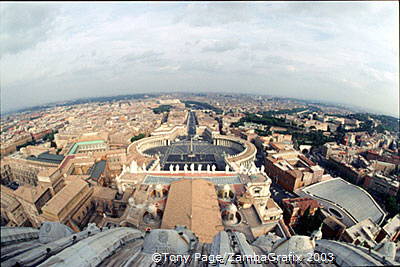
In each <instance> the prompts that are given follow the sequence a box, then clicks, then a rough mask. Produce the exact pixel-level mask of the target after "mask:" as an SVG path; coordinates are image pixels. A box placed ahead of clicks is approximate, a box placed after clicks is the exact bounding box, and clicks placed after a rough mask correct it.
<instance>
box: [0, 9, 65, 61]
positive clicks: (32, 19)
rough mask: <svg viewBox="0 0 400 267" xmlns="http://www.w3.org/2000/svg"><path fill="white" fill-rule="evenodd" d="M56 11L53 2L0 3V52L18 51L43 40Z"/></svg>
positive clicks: (50, 26)
mask: <svg viewBox="0 0 400 267" xmlns="http://www.w3.org/2000/svg"><path fill="white" fill-rule="evenodd" d="M58 12H59V7H58V6H57V5H55V4H42V3H7V4H1V31H0V43H1V53H2V54H7V53H10V54H13V53H18V52H20V51H23V50H25V49H28V48H31V47H33V46H35V45H36V44H37V43H39V42H41V41H43V40H45V39H46V37H47V34H48V32H49V30H50V29H51V28H52V27H53V22H54V20H55V18H56V16H57V14H58Z"/></svg>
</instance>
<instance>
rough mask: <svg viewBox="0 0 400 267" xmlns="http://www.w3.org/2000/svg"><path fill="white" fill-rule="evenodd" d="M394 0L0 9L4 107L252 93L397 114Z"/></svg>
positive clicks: (11, 6) (2, 6) (396, 7)
mask: <svg viewBox="0 0 400 267" xmlns="http://www.w3.org/2000/svg"><path fill="white" fill-rule="evenodd" d="M398 10H399V3H398V2H321V3H315V2H314V3H313V2H305V3H302V2H286V3H280V2H276V3H274V2H272V3H271V2H265V3H263V2H253V3H245V2H218V3H205V2H203V3H191V2H184V3H173V2H171V3H168V2H156V3H146V2H144V3H137V2H136V3H127V2H125V3H107V2H99V3H77V2H75V3H74V2H70V3H17V2H14V3H0V11H1V14H0V27H1V28H0V29H1V30H0V45H1V58H0V63H1V68H0V74H1V77H0V78H1V80H0V81H1V110H2V111H3V112H4V111H9V110H13V109H16V108H21V107H25V106H31V105H36V104H42V103H48V102H53V101H60V100H66V99H73V98H79V97H87V96H104V95H117V94H129V93H136V92H141V93H142V92H168V91H190V92H192V91H193V92H194V91H202V92H240V93H244V92H248V93H260V94H270V95H278V96H289V97H297V98H304V99H313V100H326V101H333V102H340V103H345V104H353V105H357V106H361V107H366V108H371V109H374V110H377V111H380V112H382V113H385V114H392V115H398V112H399V61H398V57H399V41H398V40H399V24H398V20H399V13H398Z"/></svg>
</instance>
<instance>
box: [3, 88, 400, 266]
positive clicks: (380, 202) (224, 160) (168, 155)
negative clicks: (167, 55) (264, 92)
mask: <svg viewBox="0 0 400 267" xmlns="http://www.w3.org/2000/svg"><path fill="white" fill-rule="evenodd" d="M397 122H398V121H397ZM1 123H2V133H1V144H2V150H1V198H0V200H1V224H2V226H4V227H2V230H1V231H2V240H1V243H2V250H3V249H4V250H5V254H4V255H5V256H4V258H3V256H2V259H1V262H2V266H3V264H4V266H13V265H15V264H22V265H39V264H44V265H46V266H48V265H51V264H56V263H60V262H62V261H64V259H66V258H67V257H70V256H71V255H73V254H75V253H80V252H79V251H80V250H82V249H83V248H86V249H89V248H90V249H93V252H94V253H99V254H98V257H97V258H96V261H95V262H96V265H101V266H116V265H118V264H122V262H123V261H124V259H125V260H128V259H129V261H134V262H136V263H138V264H143V265H141V266H145V265H146V266H147V265H149V264H151V258H149V257H150V256H151V253H154V252H156V251H158V249H159V250H160V251H169V253H170V252H171V251H174V253H175V254H180V253H181V254H185V255H195V252H196V251H197V252H203V253H205V254H207V255H212V254H213V253H223V252H224V251H236V253H239V254H243V255H244V254H246V253H247V254H248V253H251V254H254V255H263V254H264V255H265V254H267V253H272V252H276V253H281V254H284V252H285V251H286V252H289V251H290V252H293V253H295V254H296V255H303V256H304V255H306V254H307V253H316V254H318V255H322V254H324V253H328V252H329V253H333V254H334V255H335V259H334V260H335V261H334V264H337V265H341V264H345V265H346V264H347V265H382V264H384V265H396V264H398V262H396V261H398V260H399V245H398V244H399V235H400V226H399V224H398V222H399V215H398V212H399V183H400V180H399V171H400V168H399V165H400V160H399V156H398V155H399V154H398V153H399V147H398V144H399V139H398V128H397V129H393V128H392V126H393V123H392V124H388V123H387V122H386V121H385V122H382V121H380V120H379V119H377V117H376V116H374V115H364V114H359V113H354V112H352V111H351V110H346V109H343V108H339V107H335V106H328V105H318V104H315V103H314V104H309V103H305V102H303V101H300V100H294V99H279V98H268V97H261V96H252V95H223V94H213V95H212V97H210V96H199V95H190V94H178V93H175V94H166V95H158V96H143V97H142V98H135V99H130V100H129V99H124V100H116V101H105V102H88V103H80V104H74V105H60V106H57V105H55V106H54V107H50V108H46V109H45V110H39V111H35V112H23V113H16V114H10V115H7V116H4V117H3V118H2V122H1ZM366 125H370V128H368V129H366ZM382 129H383V130H382ZM11 227H17V228H11ZM46 229H47V230H46ZM70 239H71V240H72V241H71V242H70V243H68V242H69V240H70ZM44 240H47V241H44ZM163 240H170V241H169V242H167V243H168V244H167V245H165V244H164V246H162V244H161V243H163V242H164V241H163ZM67 241H68V242H67ZM17 242H20V243H18V244H20V245H18V246H20V247H18V248H17ZM96 242H98V243H99V244H100V243H101V245H97V246H96V245H95V243H96ZM164 243H165V242H164ZM13 247H15V248H16V251H15V252H14V251H13ZM39 248H40V249H42V250H43V251H44V252H46V248H47V249H49V251H48V252H47V253H48V254H46V255H47V256H43V255H42V253H43V251H40V249H39ZM104 251H106V252H104ZM127 251H131V252H130V253H129V255H127V254H126V253H127ZM371 253H372V254H371ZM28 254H29V255H28ZM132 255H133V256H132ZM149 255H150V256H149ZM371 255H372V256H371ZM92 256H93V255H89V254H87V255H84V254H79V257H76V258H74V259H72V260H71V261H70V262H73V263H76V264H78V265H79V264H81V262H82V261H90V260H93V258H91V257H92ZM199 262H200V261H198V262H197V263H199ZM71 264H72V263H71ZM194 264H195V263H194ZM72 265H73V264H72ZM193 266H195V265H193Z"/></svg>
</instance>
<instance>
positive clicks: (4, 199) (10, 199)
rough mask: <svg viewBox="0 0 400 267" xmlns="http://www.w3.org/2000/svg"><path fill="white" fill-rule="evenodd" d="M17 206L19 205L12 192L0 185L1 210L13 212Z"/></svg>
mask: <svg viewBox="0 0 400 267" xmlns="http://www.w3.org/2000/svg"><path fill="white" fill-rule="evenodd" d="M19 205H20V204H19V202H18V200H17V199H16V198H15V196H14V191H13V190H11V189H10V188H8V187H6V186H4V185H1V198H0V206H1V209H7V210H9V211H13V210H15V209H16V208H17V207H18V206H19Z"/></svg>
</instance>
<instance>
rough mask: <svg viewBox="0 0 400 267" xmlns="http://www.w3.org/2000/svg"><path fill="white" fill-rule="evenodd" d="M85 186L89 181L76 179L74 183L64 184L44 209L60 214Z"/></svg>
mask: <svg viewBox="0 0 400 267" xmlns="http://www.w3.org/2000/svg"><path fill="white" fill-rule="evenodd" d="M85 186H88V183H87V182H85V181H83V180H81V179H76V180H75V181H74V182H73V183H69V184H68V185H66V186H64V187H63V189H61V190H60V192H58V193H57V194H56V195H55V196H54V197H53V198H51V199H50V200H49V201H48V202H47V204H46V205H45V206H44V207H43V208H42V210H43V211H47V212H49V213H52V214H56V215H58V214H59V213H60V212H61V211H62V209H63V208H64V207H65V206H67V205H68V203H70V202H71V201H72V200H73V199H74V198H75V196H76V195H77V194H79V192H80V191H81V190H82V189H83V188H84V187H85Z"/></svg>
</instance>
